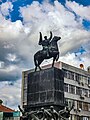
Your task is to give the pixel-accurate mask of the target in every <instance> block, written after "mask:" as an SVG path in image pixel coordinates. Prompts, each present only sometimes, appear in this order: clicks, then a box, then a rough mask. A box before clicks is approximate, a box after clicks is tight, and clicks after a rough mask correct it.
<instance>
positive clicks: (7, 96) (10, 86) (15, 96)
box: [0, 80, 21, 109]
mask: <svg viewBox="0 0 90 120" xmlns="http://www.w3.org/2000/svg"><path fill="white" fill-rule="evenodd" d="M2 93H3V94H2ZM0 99H2V100H3V103H4V104H5V105H6V106H9V107H10V106H11V107H12V109H17V107H18V105H20V103H21V101H20V100H21V80H17V81H16V82H14V83H10V82H1V85H0Z"/></svg>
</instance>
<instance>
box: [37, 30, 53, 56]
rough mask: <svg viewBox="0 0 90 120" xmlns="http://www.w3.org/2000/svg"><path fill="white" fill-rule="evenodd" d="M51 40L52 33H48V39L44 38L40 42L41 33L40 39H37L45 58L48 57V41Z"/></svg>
mask: <svg viewBox="0 0 90 120" xmlns="http://www.w3.org/2000/svg"><path fill="white" fill-rule="evenodd" d="M51 39H52V32H51V31H50V37H49V38H47V36H44V40H42V33H41V32H40V39H39V43H38V44H39V45H42V46H43V51H45V52H46V54H47V57H49V45H50V40H51Z"/></svg>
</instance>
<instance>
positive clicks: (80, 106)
mask: <svg viewBox="0 0 90 120" xmlns="http://www.w3.org/2000/svg"><path fill="white" fill-rule="evenodd" d="M77 109H78V110H82V102H81V101H77Z"/></svg>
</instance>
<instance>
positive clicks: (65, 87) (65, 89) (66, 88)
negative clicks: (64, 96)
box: [64, 83, 68, 92]
mask: <svg viewBox="0 0 90 120" xmlns="http://www.w3.org/2000/svg"><path fill="white" fill-rule="evenodd" d="M64 91H65V92H68V84H66V83H65V84H64Z"/></svg>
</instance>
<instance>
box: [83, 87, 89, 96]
mask: <svg viewBox="0 0 90 120" xmlns="http://www.w3.org/2000/svg"><path fill="white" fill-rule="evenodd" d="M83 95H85V97H88V90H87V89H83Z"/></svg>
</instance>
